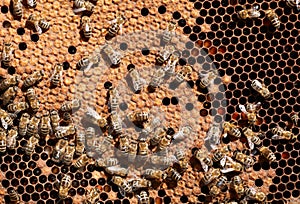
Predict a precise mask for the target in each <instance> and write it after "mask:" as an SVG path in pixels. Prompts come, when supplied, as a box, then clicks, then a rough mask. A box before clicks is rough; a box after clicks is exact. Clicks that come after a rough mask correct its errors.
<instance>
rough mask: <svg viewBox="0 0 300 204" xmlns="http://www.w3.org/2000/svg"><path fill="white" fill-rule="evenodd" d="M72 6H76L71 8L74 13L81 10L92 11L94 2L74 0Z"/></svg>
mask: <svg viewBox="0 0 300 204" xmlns="http://www.w3.org/2000/svg"><path fill="white" fill-rule="evenodd" d="M74 6H75V7H76V9H73V11H74V13H81V12H88V13H92V12H93V11H94V8H95V5H94V4H92V3H91V2H89V1H85V0H75V1H74Z"/></svg>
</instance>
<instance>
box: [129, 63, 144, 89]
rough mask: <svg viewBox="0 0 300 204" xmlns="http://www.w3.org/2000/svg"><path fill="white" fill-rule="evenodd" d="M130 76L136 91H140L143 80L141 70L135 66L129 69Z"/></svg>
mask: <svg viewBox="0 0 300 204" xmlns="http://www.w3.org/2000/svg"><path fill="white" fill-rule="evenodd" d="M129 76H130V78H131V80H132V84H133V90H134V92H135V93H138V92H139V91H141V90H142V85H143V80H142V78H141V76H140V74H139V72H138V71H137V70H136V69H135V68H131V69H130V70H129Z"/></svg>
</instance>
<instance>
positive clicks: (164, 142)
mask: <svg viewBox="0 0 300 204" xmlns="http://www.w3.org/2000/svg"><path fill="white" fill-rule="evenodd" d="M171 142H172V136H171V135H165V136H164V137H162V138H161V140H160V141H159V143H158V146H157V150H156V151H157V152H160V151H164V150H165V149H167V147H168V146H169V145H170V144H171Z"/></svg>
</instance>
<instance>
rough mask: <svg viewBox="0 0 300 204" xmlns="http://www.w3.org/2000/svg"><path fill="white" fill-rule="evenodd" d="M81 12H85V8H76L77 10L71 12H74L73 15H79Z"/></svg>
mask: <svg viewBox="0 0 300 204" xmlns="http://www.w3.org/2000/svg"><path fill="white" fill-rule="evenodd" d="M83 11H86V8H77V9H73V12H74V13H80V12H83Z"/></svg>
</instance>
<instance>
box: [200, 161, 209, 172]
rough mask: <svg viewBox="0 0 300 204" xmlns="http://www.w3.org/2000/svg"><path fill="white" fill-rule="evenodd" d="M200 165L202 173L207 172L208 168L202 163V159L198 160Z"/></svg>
mask: <svg viewBox="0 0 300 204" xmlns="http://www.w3.org/2000/svg"><path fill="white" fill-rule="evenodd" d="M200 163H201V166H202V169H203V170H204V172H207V171H208V167H209V166H208V165H207V164H206V163H205V162H203V161H202V159H201V160H200Z"/></svg>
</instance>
